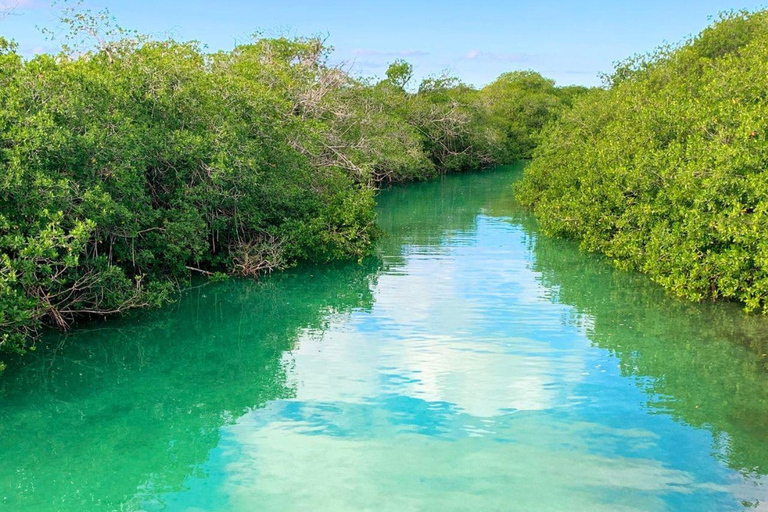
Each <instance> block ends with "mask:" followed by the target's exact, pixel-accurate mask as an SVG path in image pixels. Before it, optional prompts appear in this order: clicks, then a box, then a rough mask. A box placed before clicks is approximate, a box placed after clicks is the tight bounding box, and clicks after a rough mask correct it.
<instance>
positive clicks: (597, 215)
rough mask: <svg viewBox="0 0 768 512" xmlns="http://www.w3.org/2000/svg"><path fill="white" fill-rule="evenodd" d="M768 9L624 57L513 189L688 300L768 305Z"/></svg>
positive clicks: (554, 224) (590, 246)
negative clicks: (675, 42)
mask: <svg viewBox="0 0 768 512" xmlns="http://www.w3.org/2000/svg"><path fill="white" fill-rule="evenodd" d="M767 56H768V13H766V12H758V13H753V14H750V13H743V12H739V13H731V14H726V15H723V16H722V17H721V18H719V19H718V20H717V21H716V22H715V23H714V24H713V25H712V26H711V27H709V28H707V29H706V30H704V31H703V32H702V33H701V34H700V35H698V36H696V37H695V38H692V39H691V40H689V41H687V42H685V43H683V44H681V45H679V46H677V47H663V48H660V49H659V50H657V51H656V52H655V53H653V54H651V55H645V56H640V57H635V58H632V59H630V60H628V61H626V62H624V63H622V64H620V65H619V66H618V67H617V68H616V70H615V72H614V73H613V75H611V76H610V77H608V79H607V87H606V88H604V89H600V90H594V91H591V92H590V93H588V94H586V95H582V96H581V97H579V98H577V99H576V100H575V102H574V107H573V109H572V110H569V111H568V112H566V113H564V114H563V115H562V116H561V117H560V118H559V119H558V120H556V121H555V122H553V123H552V124H550V125H548V126H547V128H546V130H545V131H544V135H543V138H542V140H541V144H540V146H539V147H538V148H537V149H536V151H535V158H534V161H533V163H532V165H531V166H530V167H529V168H528V169H527V171H526V175H525V179H524V180H523V182H522V184H521V185H520V187H519V188H518V193H519V197H520V198H521V199H522V200H523V201H524V202H525V203H526V204H527V205H529V206H531V207H533V208H534V210H535V212H536V214H537V215H538V217H539V218H540V220H541V222H542V225H543V228H544V229H545V231H546V232H547V233H549V234H556V235H563V236H568V237H573V238H577V239H579V240H581V244H582V246H583V247H584V248H585V249H587V250H590V251H598V252H602V253H605V254H606V255H608V256H609V257H611V258H612V259H614V260H615V261H616V262H617V263H618V264H619V265H620V266H622V267H625V268H633V269H638V270H640V271H642V272H645V273H647V274H648V275H649V276H650V277H651V278H652V279H653V280H655V281H657V282H659V283H661V284H662V285H663V286H665V287H666V288H668V289H669V290H671V291H673V292H674V293H675V294H677V295H680V296H684V297H688V298H690V299H694V300H703V299H726V300H735V301H740V302H743V303H744V304H745V305H746V307H747V308H748V309H750V310H763V311H768V172H766V166H767V165H768V101H766V98H767V97H768V82H766V80H765V77H766V76H768V59H767V58H766V57H767Z"/></svg>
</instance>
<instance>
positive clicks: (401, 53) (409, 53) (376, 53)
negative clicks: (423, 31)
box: [352, 48, 429, 57]
mask: <svg viewBox="0 0 768 512" xmlns="http://www.w3.org/2000/svg"><path fill="white" fill-rule="evenodd" d="M352 55H355V56H357V57H424V56H426V55H429V53H428V52H425V51H423V50H397V51H380V50H365V49H362V48H355V49H354V50H352Z"/></svg>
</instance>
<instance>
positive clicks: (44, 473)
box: [0, 167, 768, 512]
mask: <svg viewBox="0 0 768 512" xmlns="http://www.w3.org/2000/svg"><path fill="white" fill-rule="evenodd" d="M519 173H520V169H519V167H512V168H508V169H503V170H499V171H495V172H488V173H482V174H480V173H477V174H467V175H460V176H453V177H447V178H444V179H443V180H440V181H437V182H432V183H425V184H417V185H410V186H404V187H398V188H394V189H392V190H389V191H386V192H384V193H382V195H381V197H380V199H379V222H380V225H381V227H382V228H383V229H384V230H385V231H386V232H387V233H388V236H386V237H385V238H384V239H382V240H381V242H380V243H379V246H378V251H377V254H376V256H375V257H371V258H368V259H367V260H364V261H362V262H360V263H349V264H340V265H331V266H317V267H302V268H298V269H294V270H291V271H289V272H285V273H281V274H275V275H272V276H269V277H267V278H264V279H262V280H261V281H260V282H253V281H245V280H242V281H240V280H232V281H229V282H226V283H221V284H210V285H205V286H198V287H195V288H193V289H191V290H189V291H187V292H185V293H184V294H183V296H182V297H181V298H180V300H179V301H178V302H177V303H176V304H174V305H172V306H170V307H168V308H165V309H163V310H161V311H154V312H145V313H141V314H136V315H132V316H130V317H127V318H124V319H120V320H110V321H109V322H106V323H98V324H92V325H89V326H87V327H85V328H83V329H82V330H78V331H76V332H75V333H73V334H71V335H69V336H62V337H51V338H50V339H49V340H48V342H47V344H46V346H44V347H42V348H41V349H40V350H38V351H36V352H35V353H33V354H30V355H29V357H27V358H26V363H27V364H26V365H25V366H23V367H18V368H10V369H9V370H8V371H7V372H6V374H5V375H4V377H3V380H2V381H0V386H2V388H1V390H0V453H2V454H3V464H2V466H1V467H0V497H1V499H2V501H0V509H1V510H9V511H16V510H19V511H21V510H24V511H27V510H29V511H41V512H44V511H91V510H93V511H102V510H104V511H107V510H122V511H127V510H137V511H138V510H142V511H147V512H151V511H161V510H162V511H221V512H223V511H393V512H394V511H398V512H402V511H441V512H442V511H464V510H466V511H558V512H567V511H590V512H593V511H729V510H744V509H749V510H753V509H755V508H757V509H760V508H761V507H763V504H764V502H765V501H767V500H768V491H767V490H766V488H765V486H764V482H765V478H764V477H763V475H764V474H765V473H766V472H768V371H767V370H766V362H767V358H766V355H765V354H766V352H768V343H767V342H766V340H767V339H768V329H766V327H767V326H768V324H766V320H765V319H764V318H761V317H750V316H746V315H744V314H743V313H742V312H741V311H740V309H739V308H738V306H732V305H711V304H703V305H695V304H689V303H685V302H681V301H678V300H675V299H672V298H669V297H667V296H665V295H664V293H663V292H661V291H660V290H659V289H658V287H656V286H655V285H653V284H652V283H649V282H648V281H647V280H646V279H645V278H644V277H642V276H637V275H634V274H629V273H623V272H619V271H616V270H614V269H613V268H612V267H611V265H610V264H609V263H608V262H606V261H604V260H603V259H601V258H598V257H594V256H590V255H585V254H583V253H580V252H579V251H578V249H577V247H576V246H575V245H574V244H573V243H571V242H567V241H561V240H553V239H549V238H545V237H542V236H540V235H539V233H538V231H537V226H536V223H535V221H534V220H533V219H532V218H531V217H530V216H529V215H528V214H526V213H525V212H523V211H522V210H521V209H520V208H519V207H518V206H517V205H516V204H515V202H514V200H513V198H512V197H511V195H510V193H509V184H510V183H512V181H514V180H515V179H516V178H517V177H518V176H519Z"/></svg>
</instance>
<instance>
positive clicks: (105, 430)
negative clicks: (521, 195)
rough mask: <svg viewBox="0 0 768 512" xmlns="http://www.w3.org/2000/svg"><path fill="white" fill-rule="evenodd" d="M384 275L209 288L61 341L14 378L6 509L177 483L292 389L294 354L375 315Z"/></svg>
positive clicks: (122, 497)
mask: <svg viewBox="0 0 768 512" xmlns="http://www.w3.org/2000/svg"><path fill="white" fill-rule="evenodd" d="M379 268H380V262H379V261H378V260H376V259H370V260H367V261H366V262H365V263H364V264H363V265H357V264H351V265H342V266H335V267H326V268H306V269H303V270H295V271H291V272H287V273H284V274H280V275H274V276H271V277H270V278H268V279H265V280H263V281H262V282H260V283H254V282H250V281H231V282H226V283H222V284H219V285H209V286H203V287H200V288H197V289H195V290H192V291H190V292H187V293H186V294H185V296H184V297H183V299H182V300H180V301H179V302H178V303H177V304H176V305H175V306H174V307H172V308H167V309H165V310H162V311H158V312H147V313H141V314H138V315H135V316H133V317H132V318H130V319H126V320H122V321H120V320H118V321H111V322H109V323H107V324H104V325H105V326H106V327H104V328H94V329H88V330H86V331H81V332H78V333H76V334H74V335H73V337H75V338H78V339H77V342H73V343H65V344H63V345H62V346H61V347H59V348H55V347H54V346H53V345H56V344H57V343H58V342H59V341H60V339H59V340H52V342H51V344H52V346H50V347H47V348H43V349H42V350H39V351H38V352H37V353H35V354H30V357H28V358H26V361H25V363H26V364H25V366H24V367H22V368H11V369H9V370H8V371H7V372H6V374H4V381H3V393H2V395H0V397H2V405H0V452H1V453H3V464H2V466H0V490H1V491H2V494H1V495H2V496H3V497H5V501H4V503H3V504H4V505H9V506H11V507H18V508H19V509H24V510H38V509H40V510H46V509H51V510H78V511H79V510H100V509H104V510H106V509H109V510H112V509H118V508H120V506H121V504H124V503H126V502H129V501H130V500H131V497H132V496H134V495H136V494H137V492H139V493H141V492H142V491H144V492H150V493H154V492H158V491H169V490H172V489H177V488H178V487H179V486H180V485H181V484H182V482H183V481H184V480H185V478H187V477H188V476H190V475H191V474H193V472H194V470H195V467H196V466H197V465H199V464H200V463H202V462H204V461H205V459H206V456H207V454H208V452H209V451H210V450H211V449H212V448H214V447H215V446H216V445H217V444H218V442H219V429H220V427H221V426H223V425H226V424H229V423H231V422H233V421H234V420H236V419H237V418H238V417H240V416H241V415H242V414H244V413H245V412H247V411H248V410H250V409H252V408H258V407H260V406H263V405H264V404H265V403H266V402H268V401H270V400H274V399H276V398H282V397H290V396H291V395H292V393H293V391H292V390H291V389H289V387H288V386H287V385H286V378H285V377H286V375H285V368H284V367H283V365H282V357H283V353H284V352H285V351H286V350H291V349H292V348H293V347H294V345H295V343H296V341H297V339H298V337H299V335H300V334H301V333H302V332H304V331H305V330H306V329H312V330H318V329H320V330H321V329H323V328H324V327H325V326H326V325H327V323H328V322H329V320H330V318H331V317H332V316H333V314H334V313H344V312H349V311H350V310H352V309H357V308H362V309H367V308H370V306H371V304H372V302H373V298H372V292H371V290H372V285H373V283H374V280H375V276H376V275H377V272H378V270H379ZM19 445H21V446H19ZM52 500H55V503H54V502H52ZM123 506H124V505H123Z"/></svg>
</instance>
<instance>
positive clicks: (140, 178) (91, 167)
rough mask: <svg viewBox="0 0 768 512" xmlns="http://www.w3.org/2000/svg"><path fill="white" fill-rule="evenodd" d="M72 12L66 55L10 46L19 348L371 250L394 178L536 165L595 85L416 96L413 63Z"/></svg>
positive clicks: (12, 297) (8, 333)
mask: <svg viewBox="0 0 768 512" xmlns="http://www.w3.org/2000/svg"><path fill="white" fill-rule="evenodd" d="M64 13H65V14H64V18H63V21H64V22H65V23H66V24H68V25H69V26H70V29H71V33H70V34H69V35H68V36H67V37H66V38H65V46H64V49H63V51H62V52H61V53H60V54H59V55H55V56H54V55H40V56H37V57H35V58H32V59H30V60H25V59H23V58H22V57H21V56H20V55H19V53H18V51H17V47H16V45H15V44H14V43H13V42H10V41H7V40H4V39H0V187H2V191H3V194H2V196H0V353H3V352H5V353H7V352H9V351H11V352H13V351H23V350H24V349H25V347H27V346H28V344H29V342H30V340H31V339H33V338H34V336H35V335H36V333H37V332H38V331H39V328H40V327H41V326H43V325H52V326H56V327H59V328H61V329H66V328H68V327H69V326H71V325H72V323H73V322H75V321H76V320H77V319H78V318H82V317H84V316H89V315H105V314H110V313H117V312H121V311H125V310H127V309H130V308H135V307H143V306H148V305H154V304H160V303H162V302H164V301H165V300H167V298H168V297H169V294H170V293H171V292H172V291H173V290H174V289H175V288H176V286H177V284H176V283H178V282H180V281H181V280H184V279H187V278H188V277H189V275H190V273H193V272H196V273H201V274H205V275H212V276H218V275H221V274H223V273H234V274H239V275H246V276H256V275H258V274H259V273H262V272H265V271H269V270H272V269H275V268H281V267H285V266H286V265H289V264H291V263H292V262H295V261H298V260H315V261H324V260H330V259H337V258H343V257H352V256H354V257H360V256H361V255H363V254H364V253H365V252H366V250H367V249H368V247H369V245H370V243H371V241H372V239H373V238H374V237H375V234H376V230H375V227H374V216H373V205H374V191H375V189H376V187H377V186H378V185H379V184H381V183H388V182H395V181H402V180H409V179H423V178H428V177H431V176H435V175H437V174H438V173H441V172H447V171H461V170H464V169H470V168H479V167H488V166H492V165H494V164H498V163H503V162H506V161H509V160H512V159H516V158H520V157H525V156H528V155H529V153H530V150H531V147H532V146H533V144H534V143H535V139H536V137H537V133H538V131H539V130H540V129H541V127H542V126H543V125H544V124H545V123H546V122H547V121H549V120H551V119H552V118H553V117H554V116H556V115H557V113H558V112H560V111H561V110H562V107H563V105H566V104H568V103H569V102H570V101H571V97H572V96H573V94H574V92H579V91H578V90H576V91H575V90H574V89H557V88H556V87H555V86H554V83H553V82H551V81H548V80H546V79H544V78H542V77H541V76H539V75H537V74H535V73H529V72H524V73H521V72H518V73H512V74H507V75H503V76H502V77H501V78H500V79H499V80H498V81H497V82H496V83H494V84H492V85H490V86H488V87H487V88H486V89H484V90H476V89H474V88H472V87H470V86H467V85H465V84H462V83H461V82H460V81H459V80H457V79H456V78H453V77H449V76H438V77H431V78H428V79H426V80H424V81H423V82H422V83H421V84H420V85H419V86H418V87H416V86H415V85H414V84H412V83H411V82H412V76H413V69H412V67H411V66H410V64H408V63H406V62H403V61H396V62H394V63H393V64H392V65H391V66H390V68H389V70H388V71H387V76H386V78H384V79H383V80H379V81H376V80H365V79H360V78H356V77H355V76H353V75H351V74H350V73H348V72H345V71H344V70H343V69H342V68H341V67H338V66H332V65H330V64H329V54H330V51H331V49H330V48H328V47H327V46H325V45H324V44H323V42H322V41H321V40H320V39H317V38H273V39H265V38H260V37H255V38H254V40H253V41H252V42H251V43H249V44H244V45H241V46H238V47H236V48H235V49H233V50H232V51H227V52H214V53H211V52H207V51H206V50H205V49H204V47H202V46H201V45H199V44H197V43H192V42H186V43H185V42H177V41H173V40H164V41H156V40H151V39H148V38H144V37H139V36H136V35H133V34H130V33H126V32H125V31H122V30H121V29H117V28H115V27H114V26H113V25H111V24H110V19H109V17H108V15H106V14H92V13H90V12H88V11H75V10H72V9H66V10H65V11H64Z"/></svg>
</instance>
